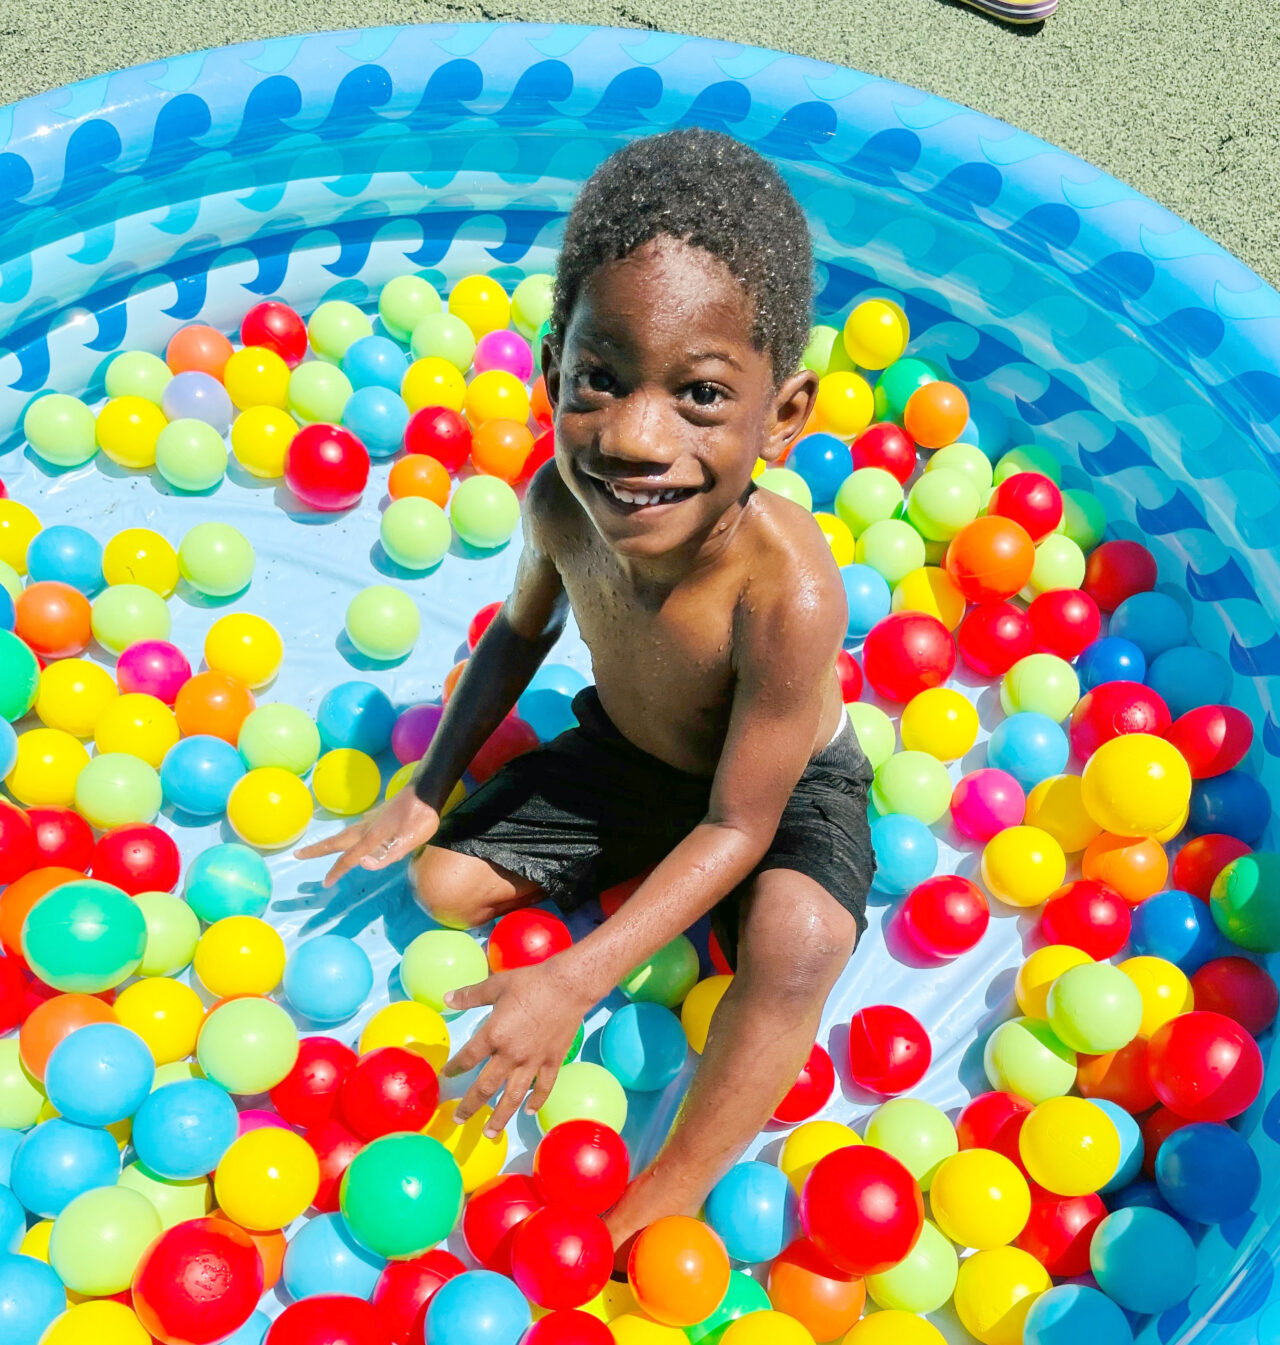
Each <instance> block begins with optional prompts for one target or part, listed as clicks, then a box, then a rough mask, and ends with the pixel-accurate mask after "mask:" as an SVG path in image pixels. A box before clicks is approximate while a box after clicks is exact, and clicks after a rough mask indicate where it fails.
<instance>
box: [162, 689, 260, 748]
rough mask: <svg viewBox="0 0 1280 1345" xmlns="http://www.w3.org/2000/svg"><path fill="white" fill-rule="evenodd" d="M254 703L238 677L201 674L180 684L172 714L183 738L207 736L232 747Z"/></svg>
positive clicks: (251, 694)
mask: <svg viewBox="0 0 1280 1345" xmlns="http://www.w3.org/2000/svg"><path fill="white" fill-rule="evenodd" d="M256 704H257V702H256V701H255V700H254V698H253V692H252V691H250V690H249V688H248V687H247V686H245V684H244V683H243V682H242V681H240V679H239V678H238V677H230V676H228V674H226V673H221V672H202V673H197V674H196V675H195V676H194V677H191V678H188V679H187V681H185V682H184V683H183V684H182V686H181V688H180V689H179V691H178V698H177V700H175V701H174V703H173V712H174V714H175V715H176V716H177V717H178V732H179V733H181V734H182V736H183V737H184V738H190V737H194V736H195V735H196V734H197V733H209V734H212V735H213V736H214V737H215V738H223V739H225V740H226V741H227V742H229V743H230V744H231V746H232V747H234V746H235V745H236V742H237V740H238V739H239V737H240V725H241V724H243V723H244V721H245V719H246V718H247V717H248V714H249V711H250V710H252V709H253V708H254V706H255V705H256Z"/></svg>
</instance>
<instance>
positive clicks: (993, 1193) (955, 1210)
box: [929, 1149, 1031, 1251]
mask: <svg viewBox="0 0 1280 1345" xmlns="http://www.w3.org/2000/svg"><path fill="white" fill-rule="evenodd" d="M929 1200H930V1208H931V1210H932V1212H933V1217H934V1219H935V1220H936V1222H937V1224H938V1227H939V1228H940V1229H941V1230H942V1232H943V1233H945V1234H946V1235H947V1237H949V1238H951V1240H952V1241H953V1242H958V1243H959V1244H960V1245H961V1246H963V1247H973V1248H976V1249H977V1250H979V1251H981V1250H985V1249H987V1248H990V1247H1001V1246H1004V1245H1006V1244H1007V1243H1010V1242H1012V1241H1013V1239H1014V1238H1016V1237H1017V1236H1018V1234H1019V1233H1021V1232H1022V1229H1023V1227H1024V1226H1025V1225H1026V1222H1027V1218H1028V1216H1029V1214H1030V1212H1031V1194H1030V1191H1029V1189H1028V1187H1027V1182H1026V1178H1024V1177H1023V1175H1022V1173H1021V1172H1019V1171H1018V1169H1017V1167H1015V1166H1014V1164H1013V1163H1012V1162H1011V1161H1010V1160H1009V1159H1008V1158H1006V1157H1005V1156H1004V1155H1003V1154H999V1153H995V1152H993V1151H991V1150H989V1149H965V1150H963V1151H961V1152H959V1153H956V1154H953V1155H952V1156H951V1157H949V1158H947V1159H946V1160H945V1161H944V1162H943V1163H942V1164H941V1165H940V1166H939V1167H938V1169H937V1170H936V1172H935V1173H934V1174H933V1182H932V1185H931V1187H930V1191H929Z"/></svg>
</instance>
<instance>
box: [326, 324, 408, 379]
mask: <svg viewBox="0 0 1280 1345" xmlns="http://www.w3.org/2000/svg"><path fill="white" fill-rule="evenodd" d="M408 367H409V362H408V360H407V359H406V358H405V354H404V351H402V350H401V349H400V347H399V346H398V345H396V343H395V342H394V341H389V340H388V339H387V338H386V337H385V336H362V337H360V338H359V339H358V340H355V341H353V342H352V343H351V344H350V345H349V346H348V347H347V348H346V350H345V352H344V353H343V355H342V372H343V373H344V374H346V376H347V378H348V379H349V380H350V381H351V386H352V387H353V388H355V389H356V390H357V391H359V390H360V389H363V388H382V389H385V390H386V391H389V392H395V393H398V392H399V391H400V384H401V383H402V382H403V381H404V375H405V372H406V370H407V369H408Z"/></svg>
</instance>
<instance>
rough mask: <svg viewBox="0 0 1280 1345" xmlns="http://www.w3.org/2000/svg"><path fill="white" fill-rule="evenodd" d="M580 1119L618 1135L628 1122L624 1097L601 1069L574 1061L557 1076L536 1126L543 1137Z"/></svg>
mask: <svg viewBox="0 0 1280 1345" xmlns="http://www.w3.org/2000/svg"><path fill="white" fill-rule="evenodd" d="M580 1118H585V1119H587V1120H592V1121H602V1122H603V1123H604V1124H605V1125H608V1126H612V1127H613V1129H615V1130H617V1131H621V1130H622V1127H623V1125H624V1124H625V1123H626V1119H627V1095H626V1093H625V1092H624V1091H623V1089H622V1085H621V1084H620V1083H619V1082H618V1081H617V1080H616V1079H615V1078H614V1077H613V1075H612V1074H610V1073H609V1071H608V1070H607V1069H605V1068H604V1067H603V1066H601V1065H595V1064H591V1063H588V1062H586V1061H573V1062H571V1063H570V1064H568V1065H564V1066H563V1067H562V1068H561V1070H560V1073H559V1074H557V1075H556V1081H555V1083H554V1084H553V1085H552V1087H551V1093H550V1096H549V1097H548V1098H547V1100H546V1102H544V1103H543V1104H542V1107H541V1108H540V1109H539V1111H538V1126H539V1128H540V1129H541V1130H542V1133H543V1134H544V1135H545V1134H546V1133H547V1131H548V1130H550V1129H552V1128H553V1127H554V1126H557V1125H560V1124H561V1123H562V1122H564V1121H572V1120H578V1119H580Z"/></svg>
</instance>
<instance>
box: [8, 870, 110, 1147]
mask: <svg viewBox="0 0 1280 1345" xmlns="http://www.w3.org/2000/svg"><path fill="white" fill-rule="evenodd" d="M33 876H34V875H33ZM76 877H77V878H78V877H79V875H78V874H77V875H76ZM22 881H24V880H22V879H20V880H19V882H22ZM45 890H48V889H45ZM11 893H12V889H10V892H6V893H5V896H6V898H7V897H9V896H10V895H11ZM7 942H8V935H7V933H6V943H7ZM10 951H11V952H12V949H10ZM20 951H21V950H20V949H19V952H20ZM115 1021H116V1017H115V1014H114V1013H113V1012H112V1010H111V1008H110V1006H109V1005H107V1004H104V1003H103V1002H102V1000H100V999H95V998H94V997H93V996H91V995H78V994H76V995H53V996H51V997H50V998H48V999H46V1000H42V1001H41V1002H40V1003H38V1004H37V1005H36V1006H35V1007H34V1008H32V1009H31V1011H30V1012H29V1013H28V1014H27V1017H26V1020H25V1021H24V1022H23V1024H22V1030H21V1032H20V1034H19V1037H18V1041H17V1042H16V1043H14V1042H13V1039H12V1038H9V1039H7V1043H6V1044H7V1045H9V1046H16V1047H17V1048H18V1049H15V1050H13V1051H12V1053H8V1054H7V1060H6V1065H8V1066H12V1067H13V1068H14V1069H18V1066H19V1063H20V1064H21V1069H20V1070H18V1077H17V1079H10V1080H7V1081H6V1082H9V1083H19V1084H20V1085H21V1087H20V1088H19V1089H18V1090H17V1091H18V1092H20V1093H22V1094H24V1095H26V1094H28V1093H29V1094H30V1095H32V1096H35V1097H37V1098H38V1099H39V1102H43V1101H44V1090H43V1088H41V1089H39V1090H37V1089H36V1088H35V1086H34V1084H33V1082H32V1081H34V1082H35V1083H39V1082H40V1080H42V1079H43V1078H44V1071H45V1065H46V1064H47V1063H48V1060H49V1056H50V1055H51V1054H52V1052H53V1048H54V1047H55V1046H57V1044H58V1043H59V1042H60V1041H62V1040H63V1038H64V1037H67V1036H69V1035H70V1034H71V1033H72V1032H74V1031H75V1030H76V1029H77V1028H79V1027H83V1026H84V1025H85V1024H86V1023H113V1022H115ZM28 1076H29V1077H28ZM14 1100H16V1095H15V1099H14ZM39 1102H38V1103H37V1107H36V1110H37V1111H38V1110H39ZM34 1123H35V1116H34V1114H33V1115H32V1118H31V1120H29V1121H26V1122H23V1123H21V1124H18V1123H13V1124H10V1123H9V1122H5V1123H4V1124H5V1127H6V1128H10V1129H24V1130H25V1129H26V1127H27V1126H28V1125H33V1124H34Z"/></svg>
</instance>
